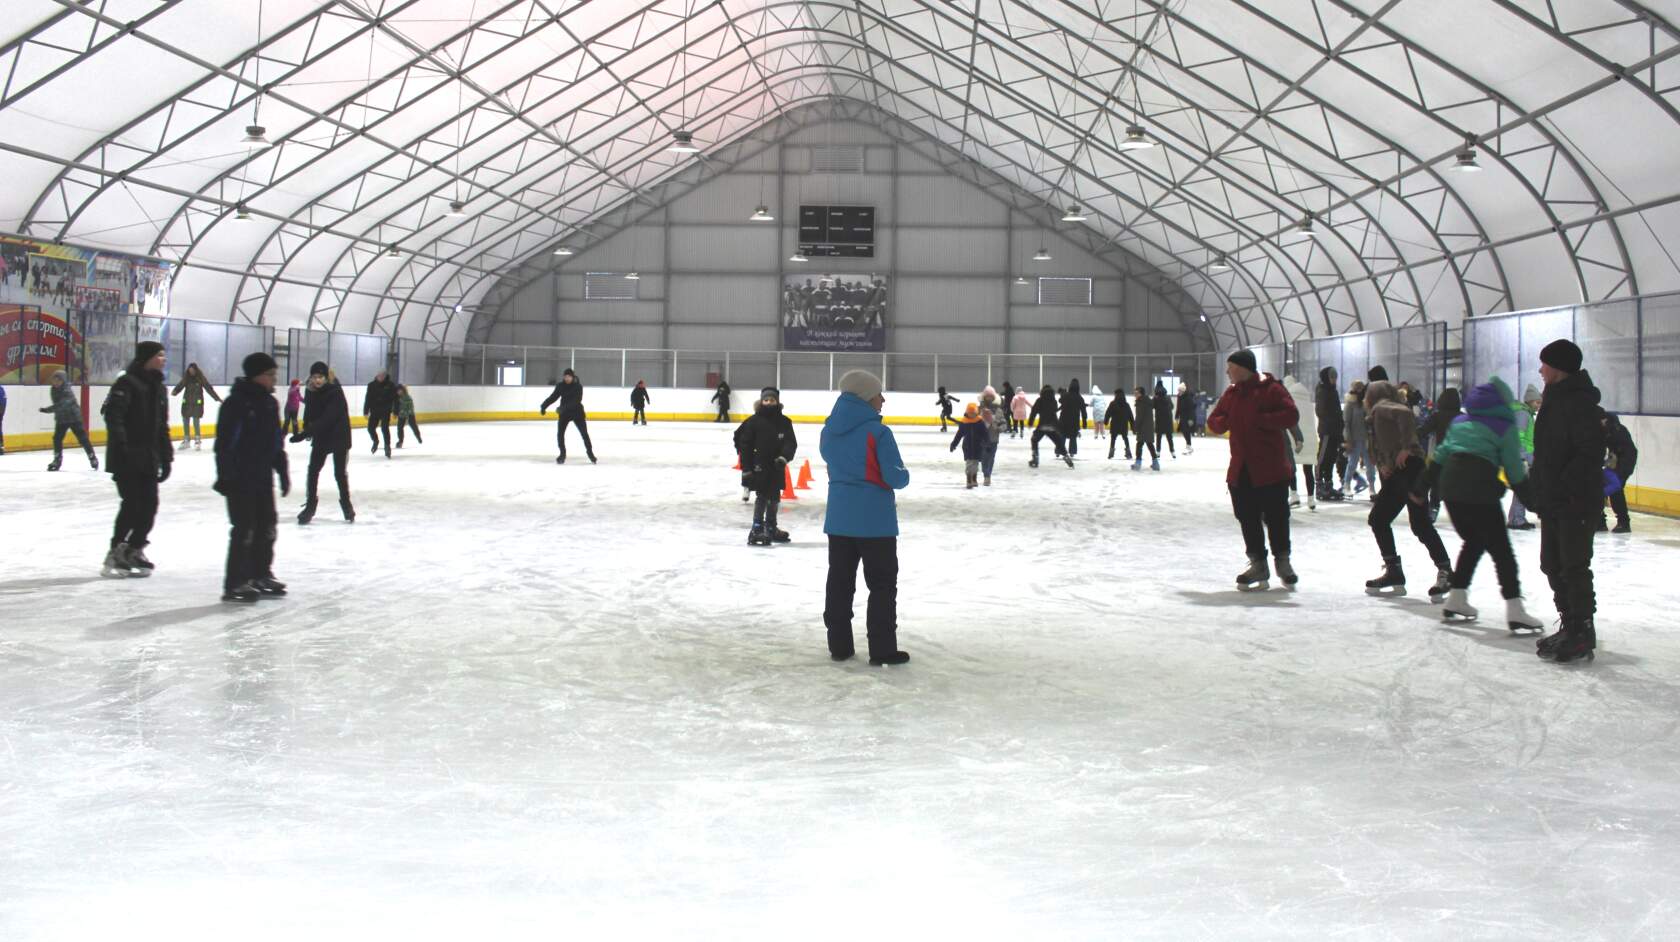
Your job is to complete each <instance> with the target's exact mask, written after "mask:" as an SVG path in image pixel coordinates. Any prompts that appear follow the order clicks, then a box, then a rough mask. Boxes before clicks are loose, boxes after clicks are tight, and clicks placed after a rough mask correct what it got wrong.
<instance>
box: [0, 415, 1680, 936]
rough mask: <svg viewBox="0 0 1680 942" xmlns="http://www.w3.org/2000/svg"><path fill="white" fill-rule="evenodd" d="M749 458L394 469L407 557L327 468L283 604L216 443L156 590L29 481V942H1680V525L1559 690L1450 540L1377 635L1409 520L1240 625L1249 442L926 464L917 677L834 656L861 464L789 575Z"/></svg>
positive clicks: (1538, 578)
mask: <svg viewBox="0 0 1680 942" xmlns="http://www.w3.org/2000/svg"><path fill="white" fill-rule="evenodd" d="M731 429H732V426H722V425H699V424H696V425H677V424H669V425H656V426H653V427H649V428H633V427H631V426H629V425H627V424H624V423H614V424H609V423H605V422H597V423H595V425H594V427H593V431H594V434H595V442H596V452H597V454H598V455H599V456H600V459H601V463H600V464H598V465H593V466H592V465H590V464H588V463H587V461H586V460H585V459H584V458H583V452H582V449H581V447H578V446H576V445H575V444H574V446H573V450H572V458H571V461H570V462H568V463H567V464H566V465H565V466H563V467H557V466H556V465H555V464H554V463H553V460H552V458H553V425H552V423H501V424H484V425H467V424H458V425H443V424H440V425H432V426H430V427H428V428H426V429H424V430H423V432H424V434H425V435H426V444H424V445H423V446H419V447H415V446H414V445H413V443H412V442H411V443H410V446H409V447H408V448H405V449H404V450H402V451H399V452H396V458H395V459H394V460H389V461H387V460H386V459H385V458H383V457H377V458H376V457H372V456H370V455H369V454H368V453H367V439H366V437H365V435H364V434H363V433H361V432H360V431H358V432H357V433H356V438H355V441H356V448H357V449H358V450H357V451H355V452H353V458H352V461H351V467H350V473H351V481H352V487H353V491H354V498H355V502H356V507H357V510H358V513H359V517H358V520H357V522H356V523H355V524H354V525H346V524H344V523H342V522H341V521H340V520H339V519H338V514H337V510H336V501H335V495H334V491H333V488H332V485H331V474H330V472H329V473H328V474H326V475H324V478H325V479H324V480H323V482H322V484H323V498H324V499H323V501H322V507H321V512H320V516H318V517H317V519H316V522H315V523H314V524H312V525H310V526H308V527H299V526H297V525H296V524H295V523H294V522H293V521H292V519H291V518H292V516H293V515H295V513H296V510H297V507H298V506H299V505H300V503H301V490H302V482H301V479H302V468H303V464H304V462H305V460H306V453H305V452H304V451H302V450H300V449H298V448H297V447H296V446H294V447H293V450H292V461H293V468H294V473H295V474H296V475H297V477H298V479H299V481H298V490H297V491H296V492H294V494H293V496H292V498H290V499H288V500H285V501H283V502H282V511H281V528H280V538H279V543H278V546H277V556H276V564H275V572H276V574H277V575H278V576H279V577H280V578H281V579H283V580H285V581H287V582H289V583H290V585H291V596H290V597H289V598H288V599H285V600H283V601H275V602H263V603H262V604H260V605H258V606H255V607H235V606H230V605H223V604H222V603H220V602H219V601H218V598H219V594H220V581H221V567H222V562H223V554H224V551H225V546H226V522H225V517H224V515H223V511H222V505H221V499H220V498H219V497H218V496H217V495H216V494H214V493H213V492H212V491H211V490H210V486H209V485H210V482H211V479H212V476H213V475H212V469H213V459H212V455H211V452H210V443H209V442H208V441H207V442H206V443H205V450H204V451H202V452H187V453H184V454H181V455H180V456H179V459H178V461H177V462H176V471H175V474H174V477H173V478H172V479H171V480H170V481H169V482H167V483H166V484H165V485H164V487H163V509H162V513H161V515H160V520H159V525H158V529H157V531H156V533H155V534H154V542H153V545H152V547H151V548H150V549H149V550H148V552H149V555H150V556H151V558H152V559H153V560H154V561H155V563H156V564H157V567H158V568H157V573H156V575H155V576H154V577H153V578H150V579H146V580H126V581H108V580H102V579H101V578H99V564H100V560H101V557H102V556H103V553H104V549H105V544H106V540H107V539H108V535H109V527H110V523H111V518H112V515H113V513H114V510H115V493H114V489H113V488H112V486H111V483H110V478H109V477H107V476H106V475H105V474H103V473H93V472H91V471H89V470H88V469H87V466H86V462H85V460H84V459H83V458H82V457H81V456H80V454H79V453H67V454H66V459H65V465H66V468H67V470H66V471H63V472H60V473H57V474H51V475H49V474H46V473H44V472H43V470H42V469H43V468H44V466H45V464H46V462H47V460H48V458H49V456H48V455H46V454H44V453H23V454H8V455H5V456H4V457H0V519H4V521H5V531H6V533H7V537H8V539H7V544H8V547H7V553H6V557H5V562H4V566H3V575H0V599H3V602H0V604H3V606H4V609H3V611H4V617H3V619H0V621H3V623H4V627H3V629H0V846H3V848H4V850H3V852H0V939H5V940H9V942H21V940H36V939H98V938H112V937H116V938H135V937H140V938H152V937H164V938H170V939H175V940H183V939H201V938H216V939H226V938H237V939H242V940H247V939H297V938H332V939H339V938H347V939H348V938H354V939H394V938H405V939H432V938H449V939H468V938H478V939H509V938H521V939H535V938H542V939H553V938H564V937H566V934H567V933H578V932H583V933H588V935H586V936H582V937H585V938H627V937H638V938H661V937H665V938H669V937H677V936H679V935H680V937H683V938H776V939H788V938H801V939H804V938H812V939H827V938H834V939H850V940H856V939H865V938H952V939H962V938H987V939H990V938H1009V939H1115V938H1152V939H1229V938H1311V939H1324V938H1361V939H1363V938H1397V939H1399V938H1404V939H1434V938H1449V937H1450V938H1455V939H1513V938H1529V939H1566V938H1567V939H1629V938H1645V939H1670V938H1674V937H1675V934H1676V932H1677V930H1680V894H1677V893H1676V890H1675V888H1676V886H1680V853H1677V851H1680V735H1677V727H1680V679H1677V678H1680V635H1677V633H1676V631H1675V629H1674V627H1673V624H1672V622H1670V621H1669V616H1668V615H1664V613H1665V612H1667V613H1670V615H1672V613H1674V612H1675V611H1677V610H1680V580H1676V578H1675V573H1676V572H1677V571H1680V523H1676V522H1673V521H1668V520H1663V519H1657V518H1653V517H1648V516H1642V515H1636V516H1635V518H1634V528H1635V533H1634V534H1633V535H1631V536H1610V535H1601V536H1600V537H1599V539H1598V544H1597V559H1596V562H1595V570H1596V572H1597V574H1598V578H1599V582H1598V586H1599V599H1600V616H1599V618H1600V620H1599V625H1600V627H1599V638H1600V647H1599V656H1598V659H1597V661H1596V662H1595V663H1594V664H1592V665H1591V666H1583V667H1579V668H1572V667H1559V666H1555V665H1551V664H1548V663H1545V662H1542V661H1540V660H1538V659H1537V658H1536V657H1535V656H1534V644H1533V639H1532V638H1531V637H1526V636H1525V637H1521V638H1514V637H1512V636H1511V635H1510V634H1509V633H1508V632H1507V631H1506V629H1505V627H1504V625H1503V623H1502V618H1500V617H1497V616H1498V615H1499V614H1500V612H1498V611H1496V610H1497V608H1498V606H1499V593H1498V589H1497V587H1496V585H1495V581H1494V575H1493V570H1492V566H1491V563H1488V562H1485V561H1484V563H1483V567H1482V569H1481V570H1480V572H1479V573H1478V578H1477V582H1476V585H1475V586H1474V588H1473V589H1472V593H1471V597H1472V601H1474V602H1475V603H1476V604H1478V605H1480V606H1481V608H1482V611H1483V614H1484V621H1483V622H1482V623H1480V624H1471V625H1460V626H1456V627H1448V626H1443V624H1442V623H1441V620H1440V618H1439V616H1438V609H1437V608H1436V607H1434V606H1432V605H1430V604H1429V603H1428V601H1427V597H1426V596H1425V595H1424V594H1423V590H1424V589H1425V588H1426V587H1427V585H1428V583H1429V582H1430V581H1431V578H1432V572H1431V570H1430V567H1429V566H1428V559H1427V556H1426V555H1425V554H1424V552H1423V551H1422V549H1421V548H1420V547H1419V546H1418V545H1417V543H1416V541H1415V540H1413V539H1412V538H1411V536H1410V534H1409V533H1408V532H1406V531H1405V530H1404V528H1403V527H1402V528H1400V529H1399V530H1398V537H1399V540H1400V546H1401V548H1402V552H1403V554H1404V556H1405V560H1406V563H1407V566H1408V570H1407V571H1408V575H1410V577H1411V579H1412V582H1413V585H1412V594H1411V595H1410V596H1408V597H1406V598H1403V599H1373V598H1368V597H1366V596H1365V595H1364V593H1363V581H1364V580H1365V579H1366V578H1369V577H1371V576H1373V575H1375V574H1376V572H1377V570H1378V568H1379V565H1380V560H1379V558H1378V554H1377V552H1376V550H1375V548H1374V544H1373V542H1372V540H1371V537H1370V534H1369V531H1368V529H1366V527H1365V523H1364V518H1365V513H1366V508H1367V507H1368V505H1367V504H1365V503H1364V502H1360V503H1356V504H1351V505H1343V506H1334V505H1333V506H1328V507H1322V508H1321V509H1319V510H1318V511H1317V512H1316V513H1309V512H1307V511H1306V510H1305V509H1304V508H1303V509H1302V510H1300V511H1298V512H1296V514H1295V516H1294V534H1295V553H1294V556H1295V564H1296V567H1297V568H1298V569H1299V570H1300V572H1301V574H1302V582H1301V585H1300V587H1299V590H1298V591H1295V592H1286V591H1283V590H1280V589H1276V588H1274V589H1273V590H1272V591H1270V592H1267V593H1264V594H1249V595H1242V594H1239V593H1238V592H1236V591H1235V589H1234V584H1233V578H1234V576H1235V574H1236V573H1237V571H1238V570H1239V569H1241V568H1242V565H1243V558H1242V546H1241V540H1240V537H1239V535H1238V532H1237V527H1236V523H1235V521H1234V520H1233V519H1232V518H1231V515H1230V509H1229V504H1228V501H1227V498H1226V496H1225V493H1224V487H1223V472H1224V465H1225V457H1226V451H1225V447H1224V444H1223V443H1222V442H1219V441H1201V440H1199V441H1198V445H1197V448H1196V451H1195V454H1194V455H1193V456H1188V457H1186V456H1183V455H1180V457H1178V458H1177V459H1169V458H1166V457H1163V459H1162V464H1163V466H1164V468H1163V470H1162V471H1161V472H1160V473H1158V474H1155V473H1150V472H1148V471H1147V470H1145V471H1143V472H1139V473H1134V472H1132V471H1131V470H1130V466H1129V464H1126V463H1122V462H1121V461H1120V460H1118V459H1116V460H1114V461H1106V460H1103V459H1102V454H1103V449H1105V448H1106V443H1102V444H1099V443H1096V442H1093V441H1091V440H1090V439H1089V438H1086V439H1085V440H1084V441H1083V444H1084V446H1085V453H1084V457H1085V460H1082V461H1081V462H1079V465H1078V467H1077V469H1075V470H1072V471H1070V470H1068V469H1066V468H1065V467H1062V466H1061V465H1060V464H1057V463H1053V462H1051V461H1048V460H1047V461H1046V462H1045V465H1044V467H1043V468H1041V469H1039V470H1037V471H1033V470H1030V469H1028V468H1027V466H1026V459H1027V448H1026V445H1025V443H1024V441H1006V442H1004V446H1003V449H1002V452H1001V454H1000V458H999V463H998V469H997V473H996V478H995V484H994V486H993V487H991V488H989V489H987V488H983V489H980V490H976V491H972V492H969V491H965V490H964V489H963V487H962V478H963V473H962V462H961V461H960V459H959V457H958V456H955V455H950V454H947V452H946V450H945V447H946V444H947V443H948V441H949V438H948V437H946V436H942V435H941V434H940V433H939V432H938V431H937V429H900V430H899V431H898V435H899V438H900V441H901V443H902V445H903V449H904V453H905V455H906V459H907V463H908V464H909V465H910V468H911V473H912V481H911V486H910V487H909V488H908V489H907V490H905V491H903V492H901V493H900V496H899V513H900V519H901V523H902V527H903V537H902V538H901V541H900V557H901V569H902V574H901V580H900V591H899V600H900V601H899V638H900V644H901V646H902V647H903V648H904V649H905V650H908V651H909V652H911V654H912V655H913V657H914V660H913V661H912V662H911V663H910V664H909V665H907V666H905V667H899V668H871V667H869V666H868V664H867V663H866V662H864V661H862V660H854V661H852V662H848V663H845V664H834V663H832V662H831V661H830V660H829V658H828V655H827V652H826V649H825V647H824V643H823V627H822V622H821V609H822V591H823V576H824V568H825V560H826V551H825V546H824V540H823V537H822V533H821V517H822V507H823V496H824V481H825V477H824V476H823V474H822V473H821V468H822V466H821V461H820V460H814V461H813V464H814V466H815V467H816V469H817V471H818V474H817V484H816V489H815V490H812V491H809V492H802V493H801V495H800V496H801V499H800V500H799V501H798V502H797V503H793V504H787V505H784V508H783V526H784V527H785V528H786V529H788V530H790V531H791V532H792V534H793V538H794V542H793V543H792V544H791V545H787V546H778V547H775V548H771V549H757V548H751V547H748V546H747V545H746V544H745V537H746V530H747V523H748V518H749V515H750V512H749V508H748V507H746V506H745V505H743V504H742V503H741V501H740V492H739V489H738V487H737V485H736V475H735V474H734V473H733V472H731V471H730V470H729V466H730V464H731V462H732V460H733V456H732V455H731V451H730V444H729V433H730V431H731ZM797 431H798V434H799V436H800V439H801V447H800V458H799V459H798V460H803V459H804V458H805V457H807V456H809V457H811V458H813V459H816V446H817V436H818V432H819V429H818V427H817V426H808V425H801V426H799V427H798V429H797ZM1087 434H1088V433H1087ZM1048 457H1049V456H1048V452H1047V453H1046V458H1048ZM1441 526H1442V528H1443V532H1444V535H1445V537H1446V540H1447V544H1448V548H1449V550H1451V551H1452V552H1454V553H1456V551H1457V548H1458V541H1457V538H1456V536H1453V535H1452V534H1451V532H1450V525H1449V524H1448V522H1447V519H1446V516H1445V515H1444V514H1443V516H1442V519H1441ZM1514 537H1515V540H1516V543H1517V546H1518V551H1519V555H1520V559H1521V561H1522V565H1523V572H1522V575H1523V578H1524V585H1525V588H1526V590H1527V595H1528V598H1529V600H1530V608H1531V609H1532V610H1533V611H1534V612H1535V613H1536V614H1539V615H1542V616H1543V617H1545V618H1546V619H1547V620H1548V621H1550V620H1551V619H1552V618H1553V617H1554V612H1553V610H1552V607H1551V604H1550V593H1549V592H1548V591H1547V590H1546V587H1545V580H1544V577H1543V576H1542V575H1541V573H1540V572H1539V567H1538V534H1537V532H1530V533H1519V534H1514ZM860 583H861V580H860ZM861 603H862V592H861V584H860V597H859V614H858V623H857V632H858V635H859V638H860V641H859V644H860V650H861V644H862V642H861V638H862V632H863V619H862V604H861ZM1490 616H1492V617H1490Z"/></svg>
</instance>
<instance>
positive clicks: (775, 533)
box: [770, 527, 793, 543]
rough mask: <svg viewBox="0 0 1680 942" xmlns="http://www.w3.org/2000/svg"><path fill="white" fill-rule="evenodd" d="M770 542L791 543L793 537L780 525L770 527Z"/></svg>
mask: <svg viewBox="0 0 1680 942" xmlns="http://www.w3.org/2000/svg"><path fill="white" fill-rule="evenodd" d="M770 542H772V543H792V542H793V537H792V536H791V535H789V533H788V532H787V531H786V530H783V529H782V528H781V527H772V528H771V529H770Z"/></svg>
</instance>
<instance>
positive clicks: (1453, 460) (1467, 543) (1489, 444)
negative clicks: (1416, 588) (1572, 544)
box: [1422, 376, 1544, 631]
mask: <svg viewBox="0 0 1680 942" xmlns="http://www.w3.org/2000/svg"><path fill="white" fill-rule="evenodd" d="M1465 404H1466V405H1467V406H1468V407H1469V415H1465V416H1462V417H1461V418H1459V419H1458V420H1457V421H1455V422H1453V423H1452V425H1451V427H1450V428H1448V429H1447V436H1446V438H1445V439H1443V440H1442V442H1441V444H1440V445H1439V446H1437V447H1436V449H1435V454H1434V456H1433V457H1432V458H1430V461H1429V469H1428V471H1427V473H1426V474H1425V475H1424V479H1423V482H1422V485H1423V488H1422V489H1429V490H1433V489H1435V488H1437V487H1438V488H1439V490H1440V492H1441V497H1442V499H1443V500H1444V501H1446V504H1447V514H1448V515H1449V516H1451V517H1452V525H1453V529H1454V530H1456V531H1458V535H1459V538H1460V539H1462V540H1463V541H1464V546H1463V548H1461V549H1460V550H1459V551H1458V564H1457V565H1455V566H1454V567H1453V571H1452V580H1451V589H1450V590H1449V591H1448V592H1447V600H1446V604H1445V605H1444V606H1443V607H1442V609H1441V615H1442V617H1444V618H1449V619H1450V618H1475V617H1476V615H1477V612H1476V609H1475V608H1474V607H1473V606H1472V605H1471V604H1470V599H1469V589H1470V579H1471V577H1472V576H1474V575H1475V573H1476V564H1477V562H1479V561H1480V560H1481V558H1482V553H1483V552H1486V553H1487V554H1488V555H1489V556H1492V557H1493V565H1494V570H1495V572H1497V573H1498V575H1499V591H1500V594H1501V595H1502V596H1503V597H1504V599H1505V624H1506V626H1507V627H1509V628H1510V629H1511V630H1512V631H1539V630H1540V629H1541V628H1542V627H1543V626H1544V622H1542V621H1540V619H1538V618H1535V617H1534V616H1533V615H1530V614H1529V613H1528V612H1527V611H1526V610H1524V608H1523V600H1522V585H1521V583H1519V582H1518V580H1517V557H1516V554H1515V553H1513V552H1512V551H1511V535H1510V534H1509V533H1507V532H1506V530H1505V519H1504V516H1503V514H1502V513H1501V508H1502V499H1503V498H1504V496H1505V485H1504V484H1501V483H1500V481H1499V475H1500V472H1504V474H1505V478H1506V480H1508V481H1510V482H1511V488H1512V490H1514V491H1518V492H1522V493H1527V492H1528V470H1527V469H1526V468H1525V467H1524V465H1523V460H1522V445H1521V444H1519V443H1518V441H1517V428H1516V421H1517V417H1516V414H1515V413H1514V412H1512V411H1511V388H1510V387H1509V386H1506V385H1505V382H1504V380H1501V379H1500V378H1499V377H1497V376H1496V377H1494V378H1493V379H1492V381H1490V382H1487V383H1483V384H1482V385H1480V386H1477V387H1475V388H1473V389H1471V390H1470V396H1469V399H1468V401H1467V402H1466V403H1465Z"/></svg>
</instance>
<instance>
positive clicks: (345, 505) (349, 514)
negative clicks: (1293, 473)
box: [338, 497, 356, 523]
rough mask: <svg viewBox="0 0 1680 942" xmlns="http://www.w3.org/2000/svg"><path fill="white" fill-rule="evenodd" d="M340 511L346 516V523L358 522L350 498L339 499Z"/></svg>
mask: <svg viewBox="0 0 1680 942" xmlns="http://www.w3.org/2000/svg"><path fill="white" fill-rule="evenodd" d="M338 509H339V510H340V511H341V512H342V513H343V514H344V522H345V523H355V522H356V508H354V507H352V506H350V498H348V497H340V498H339V499H338Z"/></svg>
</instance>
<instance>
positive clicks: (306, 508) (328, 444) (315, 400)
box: [291, 360, 356, 526]
mask: <svg viewBox="0 0 1680 942" xmlns="http://www.w3.org/2000/svg"><path fill="white" fill-rule="evenodd" d="M331 375H332V373H331V371H330V370H328V368H327V365H326V364H325V363H322V362H320V361H319V360H317V361H316V362H315V363H314V364H313V365H311V366H310V367H309V391H308V392H307V393H304V396H303V428H302V429H300V430H299V431H298V432H297V433H295V434H294V435H292V439H291V440H292V443H293V444H296V443H298V442H301V441H304V440H305V439H307V440H308V441H309V477H308V479H307V480H306V482H305V487H304V497H303V509H302V510H300V511H298V517H297V522H298V526H307V525H308V524H309V521H311V520H313V519H315V503H316V497H317V495H318V491H317V487H316V485H317V484H318V483H319V481H320V480H321V469H322V468H323V467H325V466H326V463H327V458H328V457H331V458H332V463H333V482H334V483H335V484H337V485H338V509H339V510H340V511H342V512H343V514H344V519H345V522H347V523H355V522H356V508H355V507H354V506H352V505H351V503H350V404H349V403H348V402H347V401H345V398H344V387H342V386H340V385H339V384H337V383H334V382H331V381H330V380H329V379H328V377H329V376H331Z"/></svg>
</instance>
